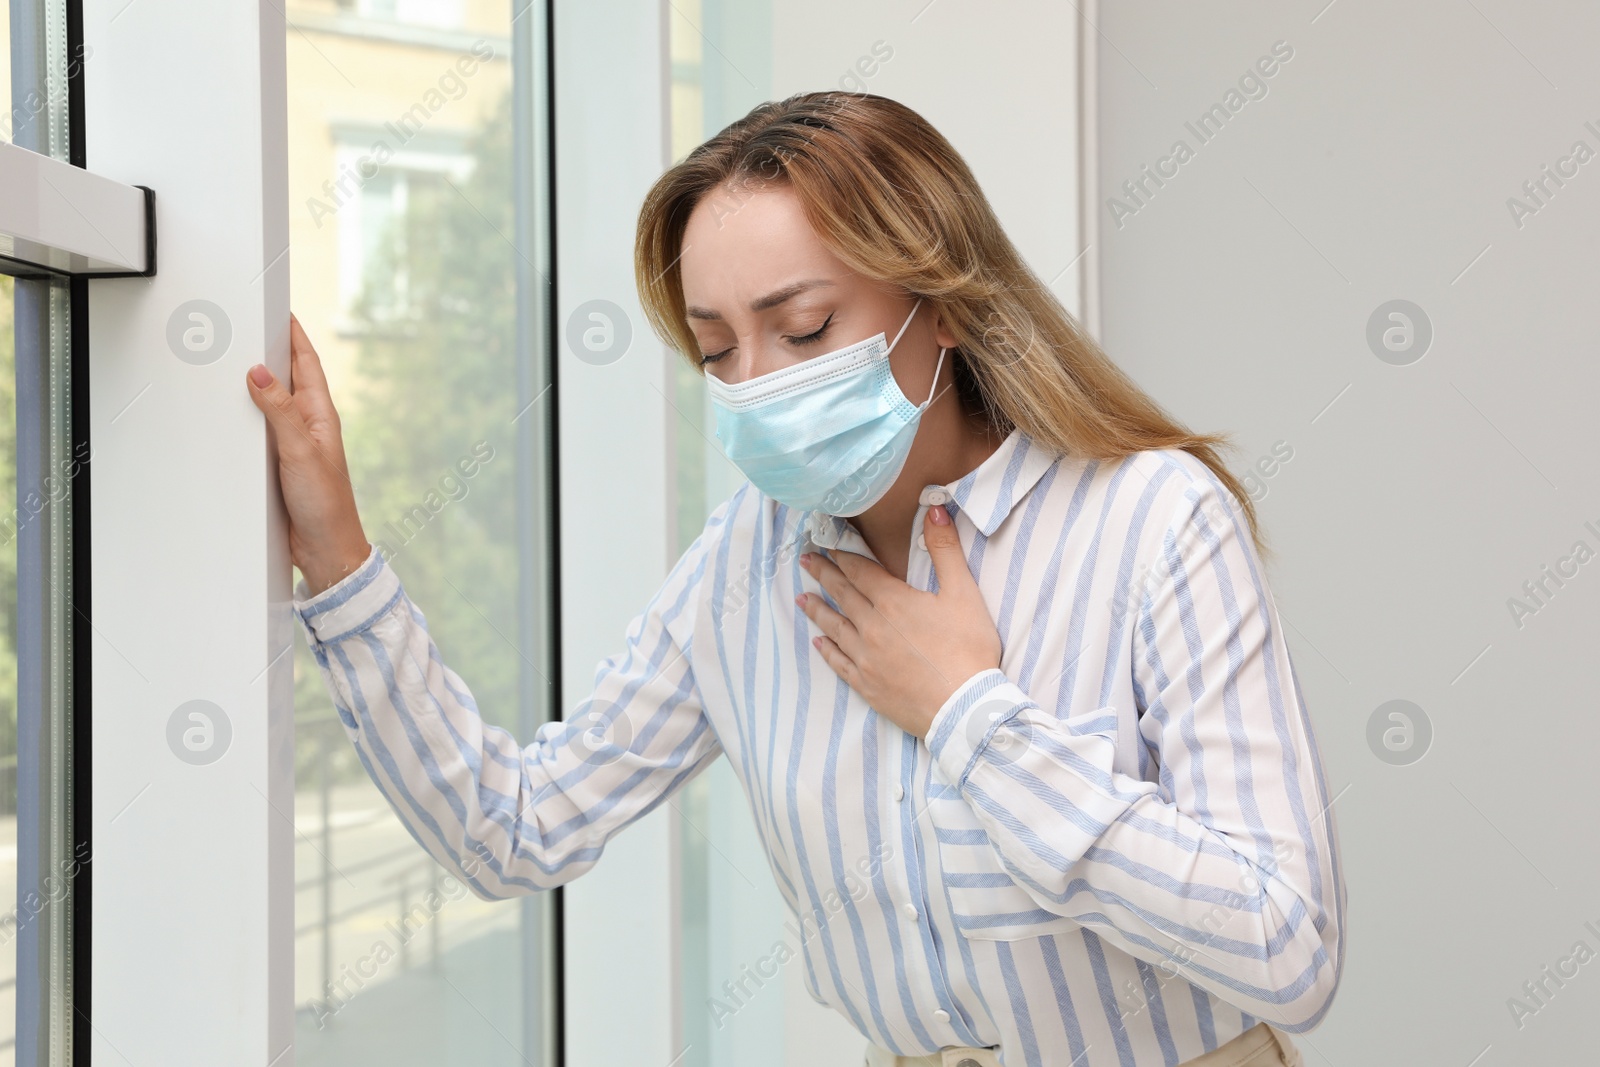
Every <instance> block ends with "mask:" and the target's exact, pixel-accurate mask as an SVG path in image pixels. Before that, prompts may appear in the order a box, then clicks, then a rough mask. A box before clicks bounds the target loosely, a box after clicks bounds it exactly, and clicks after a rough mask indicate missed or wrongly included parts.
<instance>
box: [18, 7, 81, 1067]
mask: <svg viewBox="0 0 1600 1067" xmlns="http://www.w3.org/2000/svg"><path fill="white" fill-rule="evenodd" d="M68 54H69V49H68V41H67V30H66V4H65V2H64V0H60V2H52V0H10V3H9V4H5V3H0V105H4V109H3V114H0V136H3V139H4V140H6V141H8V142H11V143H13V144H15V145H16V146H18V147H21V148H26V149H29V150H31V151H34V152H39V153H41V154H43V155H47V156H51V157H53V158H56V159H66V158H67V157H68V154H69V145H70V136H69V134H70V129H69V116H68V110H69V108H68V70H69V67H68V62H67V57H68ZM16 251H18V249H16V248H14V247H13V242H12V241H10V240H0V256H10V255H11V253H13V252H16ZM0 269H3V270H6V271H7V272H9V273H12V274H21V275H24V276H23V277H10V276H4V275H0V493H3V496H0V501H3V503H0V1064H9V1063H13V1062H17V1063H28V1064H35V1063H39V1064H44V1063H50V1064H66V1063H69V1062H71V1060H72V1055H73V1047H74V1043H75V1041H77V1040H81V1039H82V1036H83V1035H82V1033H81V1031H82V1029H83V1027H82V1025H81V1024H80V1023H78V1022H77V1020H75V1019H74V1004H75V1003H86V992H84V990H85V989H86V986H83V985H80V984H79V983H78V979H79V978H80V977H81V975H76V974H75V970H76V968H77V966H79V965H81V959H79V958H78V957H77V956H76V955H75V953H76V951H77V950H78V949H81V948H82V944H81V942H79V941H77V940H76V938H77V935H78V933H79V930H80V923H79V920H80V918H81V916H82V912H83V911H84V910H86V909H87V907H88V898H87V877H81V878H80V875H82V874H85V873H86V867H85V866H84V864H85V863H86V862H87V856H88V853H87V844H88V837H87V811H86V802H87V792H86V790H85V789H84V788H83V785H84V784H85V783H82V782H80V781H79V780H78V779H77V778H76V777H75V776H77V775H81V774H83V773H84V772H85V770H86V766H87V765H86V760H84V759H83V758H82V757H84V753H83V752H82V751H81V750H80V748H79V745H78V742H79V730H80V727H81V726H82V725H83V722H84V720H85V718H86V716H87V693H86V692H80V674H79V673H78V672H79V671H80V670H81V668H82V667H83V665H84V664H83V662H82V658H81V656H80V655H79V653H80V646H79V645H78V642H79V640H80V639H81V637H82V634H81V627H80V626H79V624H78V622H77V620H76V618H75V611H76V605H78V604H79V603H80V602H81V601H83V600H84V598H85V597H86V593H87V581H86V576H85V575H83V574H82V573H80V571H79V570H78V569H75V565H77V566H81V564H82V563H83V562H84V555H85V553H84V549H85V547H86V546H85V543H84V539H83V536H82V532H81V530H80V528H79V527H80V525H81V524H80V523H77V522H75V517H78V518H81V517H82V513H83V508H84V497H83V495H82V492H81V491H82V490H83V489H84V485H83V482H82V481H81V480H80V479H79V477H78V476H79V475H80V474H81V473H82V471H83V469H84V468H83V464H82V462H81V460H83V459H85V458H86V452H84V451H80V450H79V448H78V447H77V446H78V445H80V444H83V445H86V443H87V442H86V441H83V440H81V434H82V431H83V430H84V426H83V425H82V423H81V422H80V421H79V418H78V417H79V416H80V415H81V411H80V409H79V408H77V407H76V406H75V403H74V401H75V400H78V401H81V399H82V397H81V396H80V395H79V394H77V393H76V392H75V390H74V382H75V376H74V371H75V370H76V369H77V368H75V367H74V365H73V347H72V341H73V327H74V325H75V323H74V319H73V314H72V312H73V308H74V292H75V291H76V292H79V293H81V291H82V286H83V284H84V283H83V282H82V281H76V282H70V283H69V282H67V281H66V280H63V279H56V280H51V279H49V278H47V277H45V276H42V275H41V274H39V273H38V272H36V271H29V270H27V269H26V268H24V267H23V266H22V265H21V264H20V263H18V262H16V261H15V260H6V261H3V262H0ZM85 747H86V745H85ZM80 993H81V994H82V996H80V995H79V994H80ZM19 1024H20V1025H19Z"/></svg>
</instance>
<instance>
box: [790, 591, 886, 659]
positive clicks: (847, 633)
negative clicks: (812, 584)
mask: <svg viewBox="0 0 1600 1067" xmlns="http://www.w3.org/2000/svg"><path fill="white" fill-rule="evenodd" d="M795 599H796V600H798V601H799V602H800V609H801V610H802V611H804V612H805V613H806V618H808V619H810V620H811V621H812V622H813V623H815V624H816V626H817V629H819V630H821V631H822V632H823V633H824V634H827V635H828V636H829V637H831V638H832V639H833V640H834V641H835V642H836V643H837V644H839V645H843V646H848V647H850V648H854V647H856V641H857V639H858V638H859V637H860V632H859V631H858V630H857V629H856V624H855V623H853V622H851V621H850V620H849V619H847V618H845V617H844V616H843V615H841V614H839V613H838V612H837V611H834V610H833V609H832V608H831V607H829V606H828V604H827V602H826V601H824V600H823V599H822V598H821V597H820V596H817V595H816V594H815V593H801V594H800V595H799V596H798V597H796V598H795ZM868 610H871V609H870V608H869V609H868Z"/></svg>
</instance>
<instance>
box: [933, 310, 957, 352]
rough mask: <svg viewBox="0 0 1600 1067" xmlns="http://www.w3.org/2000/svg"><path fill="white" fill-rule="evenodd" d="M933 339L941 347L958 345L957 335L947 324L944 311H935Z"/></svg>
mask: <svg viewBox="0 0 1600 1067" xmlns="http://www.w3.org/2000/svg"><path fill="white" fill-rule="evenodd" d="M933 340H934V343H935V344H937V345H938V346H939V347H940V348H955V347H956V335H955V334H953V333H951V332H950V328H949V327H948V326H946V325H945V321H944V313H943V312H935V313H934V316H933Z"/></svg>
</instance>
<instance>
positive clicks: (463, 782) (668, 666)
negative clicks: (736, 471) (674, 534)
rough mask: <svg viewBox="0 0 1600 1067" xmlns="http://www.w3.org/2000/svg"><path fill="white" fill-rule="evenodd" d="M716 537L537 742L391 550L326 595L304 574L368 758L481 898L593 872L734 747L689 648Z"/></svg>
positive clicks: (320, 639) (305, 618) (300, 594)
mask: <svg viewBox="0 0 1600 1067" xmlns="http://www.w3.org/2000/svg"><path fill="white" fill-rule="evenodd" d="M708 529H709V528H708ZM705 541H706V535H705V534H702V535H701V537H700V538H699V539H697V540H696V542H695V544H694V545H693V546H691V547H690V549H689V550H688V551H687V552H686V553H685V554H684V556H683V558H682V559H680V560H679V561H678V563H677V564H676V566H674V568H673V569H672V572H671V573H670V574H669V575H668V577H667V579H666V581H665V583H664V584H663V585H662V587H661V588H660V590H659V591H658V592H657V593H656V595H655V596H654V597H653V598H652V599H651V600H650V602H649V603H648V605H647V606H646V607H645V609H644V610H643V611H642V612H640V613H639V614H638V615H637V616H635V617H634V619H633V620H632V622H631V623H630V624H629V626H628V629H627V634H626V643H625V647H624V650H623V651H622V652H621V653H619V654H617V655H614V656H612V657H610V658H608V659H606V660H605V661H603V662H602V663H601V664H600V666H599V669H598V671H597V672H596V675H595V681H594V686H593V690H592V692H591V693H590V695H589V696H588V697H587V698H586V699H584V700H583V702H582V703H580V704H579V705H578V706H577V707H575V708H574V709H573V710H572V713H571V714H570V715H568V716H567V717H566V719H565V720H564V721H552V722H547V723H545V724H543V725H542V726H540V727H539V728H538V730H537V732H536V733H535V735H534V737H533V738H532V739H531V741H530V742H529V743H528V744H527V745H526V746H525V747H519V745H518V743H517V741H516V740H515V739H514V738H513V737H512V735H511V734H510V733H509V732H507V731H506V730H504V729H502V728H501V727H499V726H495V725H492V724H490V723H487V722H485V721H484V720H483V719H482V718H481V717H480V715H479V713H478V709H477V705H476V703H475V702H474V700H473V698H472V694H471V692H470V691H469V689H468V688H467V685H466V683H465V682H464V681H462V679H461V678H460V677H459V676H458V675H457V674H456V673H455V672H454V671H452V670H451V669H450V668H449V667H448V666H446V665H445V663H444V661H443V660H442V659H441V658H440V655H439V649H438V647H437V646H436V645H435V644H434V642H433V639H432V637H431V636H430V635H429V633H428V624H427V621H426V619H425V618H424V617H423V614H422V611H421V610H420V609H419V608H418V607H417V606H416V605H415V604H413V603H412V602H411V600H410V599H409V598H408V597H407V596H406V593H405V590H404V589H403V588H402V587H401V584H400V579H399V577H398V575H396V574H395V572H394V570H393V569H391V567H390V565H389V563H388V562H387V561H386V560H385V559H384V558H383V556H382V555H381V554H380V553H379V552H378V550H377V548H376V547H374V548H372V550H371V551H370V553H369V555H368V557H367V561H366V563H365V565H363V566H362V567H361V568H360V569H358V570H357V571H356V572H354V573H352V574H350V575H348V576H346V577H345V578H344V579H343V580H341V581H340V582H339V583H337V584H336V585H333V586H331V587H329V588H328V589H325V590H323V591H322V592H321V593H319V594H317V595H316V596H314V597H307V596H306V594H307V593H308V592H309V590H307V588H306V586H305V583H304V581H301V582H300V583H299V584H298V585H297V587H296V591H295V592H296V596H295V601H294V607H295V612H296V615H297V616H298V618H299V619H300V622H301V624H302V626H303V627H304V629H305V632H306V635H307V640H308V642H309V643H310V646H311V652H312V654H313V656H314V657H315V658H316V661H317V665H318V667H319V668H320V669H321V674H322V678H323V682H324V684H325V685H326V686H327V689H328V692H329V694H330V695H331V696H332V698H333V703H334V707H335V709H336V710H337V712H338V715H339V719H340V721H341V722H342V723H343V725H344V730H345V733H346V735H347V736H348V737H349V738H350V740H351V742H352V743H353V744H354V745H355V749H356V752H357V754H358V756H359V758H360V760H361V763H362V766H363V767H365V768H366V771H367V774H368V775H369V776H370V777H371V779H372V781H373V783H374V784H375V785H376V786H377V787H378V789H379V791H380V792H382V793H383V795H384V797H385V798H386V799H387V800H388V802H389V805H390V807H392V808H393V809H394V812H395V814H396V815H398V816H399V818H400V820H401V822H402V823H404V824H405V826H406V828H407V829H408V830H409V831H410V832H411V836H412V837H413V838H415V839H416V841H417V842H418V844H420V845H421V846H422V847H423V848H424V849H425V850H427V852H428V853H430V854H431V855H432V856H433V857H434V858H435V859H437V860H438V861H439V862H440V863H441V864H443V865H444V866H445V867H446V869H449V870H452V871H454V872H457V873H458V875H459V877H461V879H462V880H463V882H464V883H465V884H466V885H467V886H468V887H469V889H470V890H471V891H472V892H473V893H474V894H475V895H477V896H478V897H480V898H481V899H484V900H499V899H506V898H510V897H514V896H519V895H522V894H527V893H533V892H537V891H539V890H543V889H551V888H554V887H555V886H558V885H562V884H565V883H566V882H569V881H571V880H572V879H574V878H576V877H578V876H579V875H580V874H582V873H583V872H585V871H587V870H588V869H589V868H590V867H592V866H593V865H594V863H595V861H596V860H598V859H599V858H600V854H601V851H602V850H603V849H604V847H605V844H606V842H607V841H608V840H609V839H610V838H611V836H612V835H613V834H615V833H616V832H617V831H619V830H621V829H622V828H623V827H625V826H627V825H628V824H630V823H632V822H633V821H635V820H636V819H639V818H640V817H642V816H644V815H646V814H647V813H649V812H650V811H652V810H653V809H654V808H655V807H656V806H657V805H658V804H660V803H661V802H662V801H664V800H666V799H667V798H668V797H669V796H670V795H671V794H672V793H673V792H675V791H676V790H677V789H679V788H680V787H681V786H683V785H684V784H685V783H686V782H688V781H689V780H690V779H691V778H693V777H694V776H695V775H696V774H698V773H699V772H700V771H701V770H703V769H704V768H705V767H706V766H708V765H709V764H710V762H711V761H712V760H713V759H715V758H716V757H717V755H719V754H720V753H721V751H722V749H721V746H720V744H719V743H718V740H717V737H716V734H715V731H713V730H712V729H711V726H710V723H709V720H708V719H707V718H706V717H705V715H704V713H703V709H702V706H701V701H700V693H699V690H698V688H697V686H696V683H695V679H694V675H693V673H692V672H691V670H690V660H689V655H688V652H689V643H688V642H689V635H690V633H691V631H692V625H693V616H694V605H695V592H696V590H697V589H698V587H699V579H700V575H701V573H702V571H703V565H704V558H705V552H704V548H705Z"/></svg>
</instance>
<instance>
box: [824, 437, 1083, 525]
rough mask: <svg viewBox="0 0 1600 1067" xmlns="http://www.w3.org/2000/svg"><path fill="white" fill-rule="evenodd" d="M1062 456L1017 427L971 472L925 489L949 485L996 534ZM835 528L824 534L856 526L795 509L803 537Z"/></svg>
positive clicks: (951, 495) (947, 490) (958, 501)
mask: <svg viewBox="0 0 1600 1067" xmlns="http://www.w3.org/2000/svg"><path fill="white" fill-rule="evenodd" d="M1058 458H1059V457H1058V456H1057V454H1056V453H1054V452H1051V451H1050V450H1049V449H1046V448H1042V447H1040V446H1039V444H1037V443H1036V442H1035V441H1034V440H1033V439H1032V438H1030V437H1028V435H1027V434H1025V433H1023V432H1022V431H1021V430H1020V429H1013V430H1012V431H1011V433H1010V434H1009V435H1007V437H1006V439H1005V440H1004V441H1002V442H1001V443H1000V447H999V448H997V449H995V450H994V454H993V455H991V456H989V458H988V459H985V460H984V461H983V462H982V463H980V464H978V466H977V467H976V468H974V469H973V470H971V471H969V472H968V473H967V474H966V475H965V476H963V477H961V478H959V479H957V480H956V481H953V482H948V483H946V484H945V485H928V486H924V487H923V494H924V496H925V497H928V496H932V497H933V498H935V499H936V498H937V494H936V492H935V491H936V490H940V489H942V490H944V495H945V498H946V499H947V500H948V501H949V502H950V503H951V504H953V505H954V506H955V507H956V508H958V509H959V510H960V511H961V512H963V513H964V514H965V515H966V516H967V520H968V521H969V522H971V523H972V525H973V526H975V527H977V528H978V530H979V531H980V532H981V533H982V534H983V536H985V537H992V536H993V535H994V532H995V531H996V530H998V529H999V528H1000V524H1001V523H1002V522H1005V520H1006V516H1008V515H1010V514H1011V512H1012V510H1013V509H1014V508H1015V507H1016V506H1017V504H1018V503H1020V502H1021V501H1022V498H1023V497H1025V496H1027V495H1028V492H1029V490H1031V489H1032V488H1033V487H1034V486H1035V485H1037V484H1038V482H1039V479H1040V478H1042V477H1044V472H1045V471H1047V470H1049V469H1050V467H1051V465H1052V464H1054V463H1055V461H1056V460H1057V459H1058ZM924 503H928V501H927V500H924ZM823 528H826V529H823ZM829 529H831V530H832V531H833V533H832V536H831V537H828V536H825V537H824V539H825V540H833V541H835V543H838V542H839V541H840V539H841V538H844V539H848V538H849V537H850V531H851V530H852V529H853V527H850V525H849V523H848V522H847V521H846V520H845V519H841V518H839V517H837V516H834V515H828V514H826V513H825V512H822V511H817V510H803V511H798V512H796V513H795V526H794V533H795V535H796V536H797V537H799V538H804V537H805V536H806V535H807V534H808V533H811V534H812V535H813V539H814V540H815V539H816V538H815V535H816V534H817V533H819V532H821V533H824V534H825V535H826V533H827V530H829ZM819 543H820V542H819ZM825 547H826V546H825Z"/></svg>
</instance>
